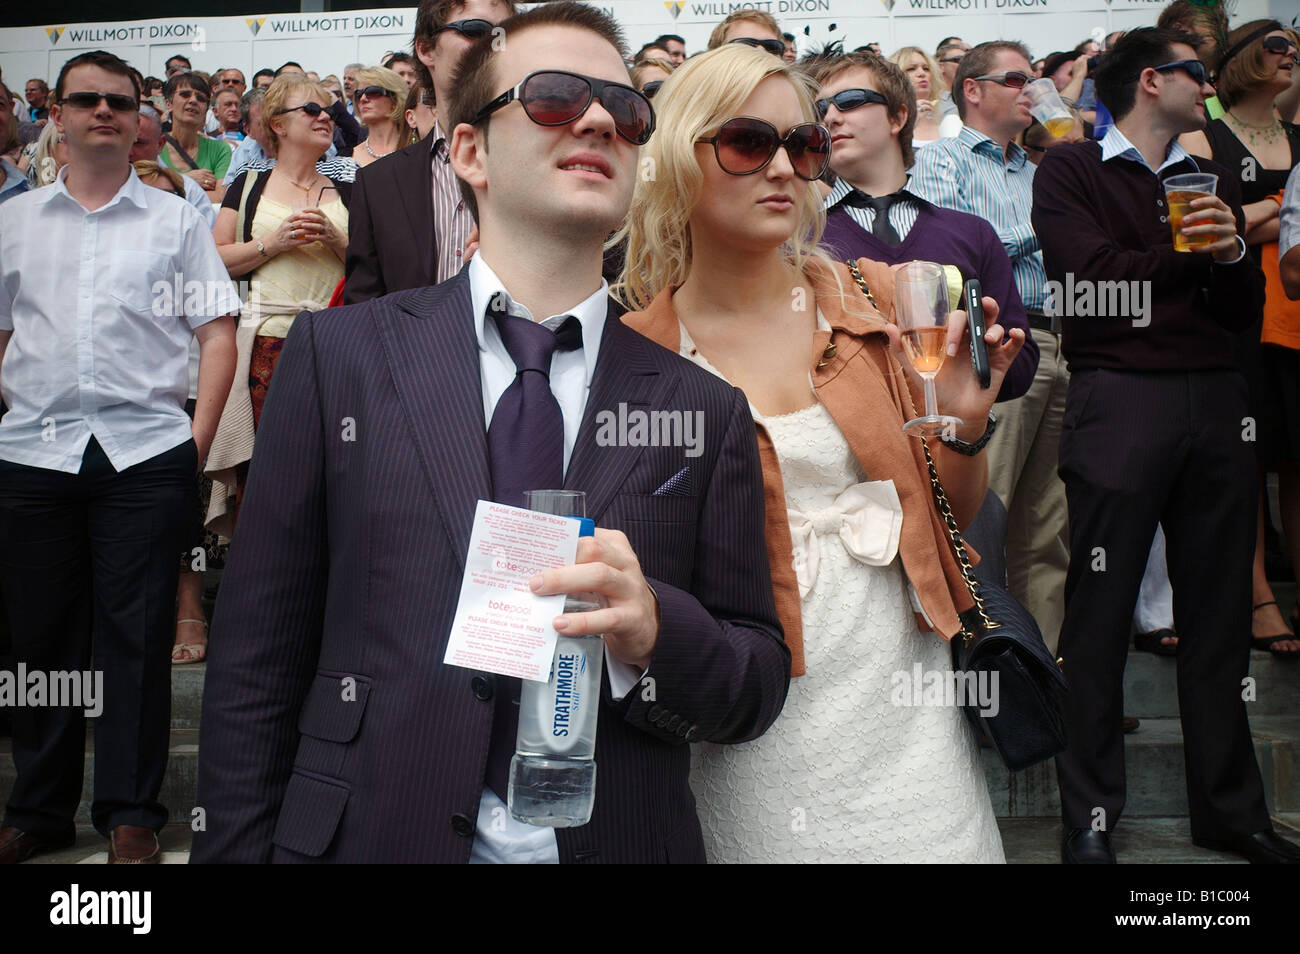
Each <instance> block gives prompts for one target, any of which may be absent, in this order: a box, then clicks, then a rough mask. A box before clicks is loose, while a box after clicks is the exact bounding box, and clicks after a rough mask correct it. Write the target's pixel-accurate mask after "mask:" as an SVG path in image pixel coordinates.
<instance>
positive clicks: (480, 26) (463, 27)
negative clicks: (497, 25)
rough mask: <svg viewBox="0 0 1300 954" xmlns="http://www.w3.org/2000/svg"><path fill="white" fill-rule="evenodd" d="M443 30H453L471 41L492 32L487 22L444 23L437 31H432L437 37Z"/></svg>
mask: <svg viewBox="0 0 1300 954" xmlns="http://www.w3.org/2000/svg"><path fill="white" fill-rule="evenodd" d="M443 30H455V31H456V32H457V33H459V34H460V35H461V36H467V37H469V38H470V39H471V40H477V39H478V38H479V37H481V36H486V35H487V34H489V33H491V32H492V24H491V22H489V21H487V20H479V19H473V20H453V21H452V22H451V23H444V24H443V25H442V26H440V27H438V29H436V30H434V31H433V32H434V34H435V35H437V34H439V33H441V32H442V31H443Z"/></svg>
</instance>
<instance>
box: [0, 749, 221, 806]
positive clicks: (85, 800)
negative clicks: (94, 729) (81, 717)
mask: <svg viewBox="0 0 1300 954" xmlns="http://www.w3.org/2000/svg"><path fill="white" fill-rule="evenodd" d="M16 777H17V773H16V772H15V770H14V760H13V740H12V739H9V738H3V739H0V801H2V800H4V799H7V798H8V796H9V792H10V791H11V790H12V789H13V785H14V780H15V778H16ZM198 777H199V730H198V729H173V730H172V733H171V745H170V747H169V749H168V752H167V774H166V775H165V776H164V777H163V785H162V792H161V793H160V794H159V796H158V800H159V801H160V802H162V803H163V804H164V805H166V806H167V810H168V812H169V813H170V817H169V819H168V821H169V822H178V823H184V824H186V825H188V824H189V821H190V817H191V816H190V812H191V810H192V809H193V807H194V793H195V790H196V788H197V785H198ZM94 778H95V746H94V742H93V737H92V735H91V733H90V732H87V733H86V761H85V772H84V774H83V776H82V783H81V804H80V805H78V806H77V824H78V825H81V824H86V825H89V824H90V802H91V793H92V791H93V785H94Z"/></svg>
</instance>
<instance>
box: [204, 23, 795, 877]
mask: <svg viewBox="0 0 1300 954" xmlns="http://www.w3.org/2000/svg"><path fill="white" fill-rule="evenodd" d="M504 26H505V28H506V31H507V33H506V38H507V43H506V48H505V50H504V51H502V52H499V53H493V52H492V50H491V46H490V43H491V40H492V37H490V36H489V37H485V38H484V39H483V40H482V41H480V42H479V43H478V44H477V45H476V46H475V47H474V48H472V49H471V50H470V52H469V53H467V54H466V58H465V61H464V64H463V66H462V70H461V73H460V75H459V76H458V82H457V90H458V95H457V96H456V97H453V100H452V102H451V103H450V104H449V105H450V109H449V112H450V114H451V122H450V123H449V125H450V126H451V127H452V128H453V129H454V134H453V144H452V162H453V165H454V166H455V169H456V172H457V175H458V176H459V177H460V178H461V180H462V181H463V182H464V183H465V184H466V186H465V189H466V192H467V194H468V197H471V198H472V199H473V201H474V203H475V205H476V206H477V208H476V215H477V219H478V222H479V226H480V232H481V236H482V247H481V251H480V253H479V255H478V256H476V258H475V260H474V261H472V262H471V265H470V266H469V267H467V268H466V269H465V270H464V271H462V272H461V274H460V275H458V276H457V277H456V278H454V279H452V280H451V281H448V282H445V283H443V284H442V285H439V286H436V287H432V288H423V289H418V290H413V291H406V292H399V293H396V294H393V295H388V296H386V297H384V298H380V299H377V300H375V301H373V302H369V303H365V304H360V305H355V306H349V307H346V308H340V309H333V310H331V311H327V312H322V313H319V314H316V315H306V314H304V315H301V316H299V318H298V320H297V321H295V323H294V329H293V331H292V333H291V334H290V337H289V340H288V341H287V343H286V346H285V350H284V354H283V357H282V358H281V361H280V364H279V366H278V367H277V369H276V377H275V384H274V386H273V388H272V392H271V395H270V397H269V400H268V402H267V409H266V414H265V416H264V418H263V423H262V430H261V432H260V433H259V435H258V451H257V454H256V456H255V458H254V462H253V465H252V473H251V476H250V482H249V487H248V492H247V496H246V502H245V505H244V508H243V510H242V512H241V521H240V528H239V536H238V540H237V542H236V543H235V545H234V547H233V549H232V555H231V562H230V565H229V567H228V569H227V570H226V578H225V580H224V585H223V588H222V597H221V601H220V603H219V605H218V607H217V613H216V619H215V622H214V630H215V636H214V639H213V640H212V646H213V649H212V653H211V656H210V662H209V672H208V685H207V686H206V689H205V695H204V711H203V718H202V726H203V729H202V736H201V742H200V751H201V752H202V757H201V766H200V776H199V796H198V805H199V807H201V808H203V809H204V813H205V821H206V830H205V831H202V832H200V833H198V834H197V835H196V837H195V841H194V852H193V858H194V860H196V861H286V862H288V861H296V862H304V861H349V862H352V861H445V862H462V861H467V860H482V861H501V860H522V861H557V860H558V861H564V862H573V861H583V860H596V861H615V862H646V861H702V860H703V859H704V849H703V842H702V839H701V835H700V828H699V823H698V821H697V820H696V817H695V811H694V800H693V798H692V796H691V793H690V789H689V786H688V782H687V779H688V774H689V755H688V746H687V744H686V743H688V742H690V741H694V740H697V739H699V740H703V739H710V740H714V741H722V742H740V741H744V740H747V739H751V738H754V737H756V736H758V735H759V734H761V733H762V732H763V731H764V730H765V729H766V728H767V726H768V725H770V724H771V723H772V721H773V720H774V719H775V718H776V716H777V713H778V712H779V711H780V708H781V705H782V703H783V702H784V698H785V692H786V687H787V684H788V673H789V665H790V660H789V653H788V650H787V649H786V646H785V644H784V642H783V640H782V638H781V631H780V625H779V623H778V622H777V618H776V613H775V609H774V606H773V602H772V595H771V585H770V580H769V576H768V571H767V557H766V549H765V544H764V539H763V497H762V478H761V474H760V471H759V463H758V453H757V445H756V442H755V439H754V432H753V427H752V424H751V422H750V417H749V411H748V404H747V402H746V400H745V397H744V395H743V394H742V393H741V392H739V391H737V390H735V389H733V388H730V387H729V386H726V385H725V384H724V383H723V382H721V381H719V380H718V379H716V378H713V377H712V376H710V375H708V374H705V373H703V372H700V371H699V370H698V369H696V368H694V367H693V366H692V365H690V364H689V363H688V362H685V361H683V360H681V359H679V358H678V356H676V355H674V354H671V353H670V352H668V351H666V350H664V349H662V348H659V347H658V346H656V345H654V344H652V343H651V342H649V341H648V340H647V339H644V338H642V337H640V336H639V335H637V334H636V333H634V332H632V331H630V330H629V329H627V328H626V327H625V326H624V325H623V324H622V323H621V322H620V321H619V319H618V312H617V310H616V309H615V308H614V307H613V306H612V305H611V303H610V302H609V300H608V298H607V296H606V294H605V285H604V283H603V281H602V279H601V276H600V266H601V244H602V240H603V238H604V236H605V235H606V234H608V232H609V231H610V230H611V228H612V227H613V225H615V224H617V222H618V221H619V220H621V218H622V216H623V215H624V214H625V212H626V210H627V206H628V203H629V201H630V198H631V192H632V185H633V177H634V175H635V172H636V161H637V148H636V146H635V145H633V144H632V143H631V142H630V141H628V139H627V138H625V137H624V136H622V135H620V134H619V132H618V127H617V126H616V122H615V118H614V116H612V115H611V113H610V111H607V109H606V108H605V104H604V101H603V99H602V98H601V97H603V96H604V95H606V94H605V93H600V94H599V95H597V96H595V97H594V98H592V99H591V100H590V102H589V103H588V105H587V106H586V107H585V109H584V111H583V112H582V113H581V114H580V115H578V116H576V117H575V118H574V119H572V120H571V121H569V122H567V123H566V124H565V125H562V126H542V125H538V124H537V123H535V122H533V121H532V120H531V119H530V118H529V115H528V114H527V113H526V112H525V111H524V108H523V106H522V105H521V103H519V102H517V101H516V102H508V103H507V104H506V105H505V106H503V107H502V108H500V109H499V110H497V111H495V112H493V113H492V115H491V117H490V122H489V121H488V120H487V119H486V118H476V113H477V112H478V110H479V109H480V107H481V106H482V105H483V104H484V103H486V102H488V101H489V100H491V99H492V98H493V97H494V96H496V95H497V94H498V93H499V92H500V91H501V90H508V89H511V88H512V87H515V86H516V84H519V83H521V81H522V80H523V79H524V78H525V76H527V75H530V74H531V73H533V72H535V71H537V70H568V71H573V70H575V68H576V69H581V70H583V71H584V72H583V74H581V75H586V76H589V77H590V78H591V79H594V80H597V81H608V82H614V83H626V82H627V70H626V67H625V66H624V64H623V60H622V54H623V44H622V37H621V36H620V35H619V33H618V30H617V27H616V26H615V25H614V24H613V22H612V21H610V20H608V19H607V18H606V17H605V16H604V15H603V14H601V13H600V12H598V11H596V10H595V9H594V8H591V7H587V6H584V5H580V4H572V3H558V4H550V5H548V6H546V7H540V8H536V9H534V10H530V11H529V12H527V13H525V14H522V15H520V16H518V17H516V18H513V19H511V20H508V21H506V23H505V24H504ZM485 90H486V91H488V92H484V91H485ZM622 115H623V114H622V113H620V116H622ZM466 119H471V120H474V121H472V122H466V121H465V120H466ZM620 121H623V120H622V119H620ZM489 127H490V131H491V139H490V148H489ZM493 306H495V308H496V309H500V308H502V306H504V308H505V310H507V311H508V312H509V313H511V314H515V315H520V316H525V317H528V318H532V317H533V316H534V315H552V316H553V318H552V319H548V320H547V321H545V322H543V323H542V324H543V325H544V326H546V327H550V326H552V325H559V324H561V323H564V322H565V320H566V319H567V320H568V321H572V318H573V317H576V318H577V319H578V322H579V324H580V325H581V332H582V335H581V337H582V347H581V349H580V350H578V351H574V352H557V353H556V355H555V357H554V358H553V359H552V361H551V371H550V377H549V382H550V389H551V392H552V394H553V395H554V398H555V400H556V402H557V403H558V404H559V407H560V409H561V412H562V414H563V418H564V421H563V423H564V433H565V440H564V444H565V448H564V450H565V459H566V465H567V466H566V468H565V476H564V485H565V486H566V487H570V488H573V489H581V490H584V491H586V493H587V506H588V512H589V515H590V516H592V517H594V518H595V519H596V522H597V524H598V525H599V527H600V528H602V529H599V530H597V535H596V537H595V539H594V541H588V542H586V543H584V545H583V547H582V548H581V549H580V550H579V555H578V560H579V562H578V564H577V565H575V566H573V567H570V568H566V569H564V570H558V571H551V573H548V574H545V575H544V577H543V580H542V581H541V582H542V585H541V586H540V587H539V589H540V591H541V592H557V593H558V592H567V591H576V590H597V591H600V592H602V593H603V594H604V595H605V597H606V600H607V601H608V609H606V610H602V611H600V612H598V613H592V614H579V615H574V616H568V617H563V618H562V619H563V620H564V623H563V624H560V625H557V628H563V629H564V631H566V632H569V633H573V634H581V633H586V632H601V633H604V634H605V636H606V657H607V660H608V663H609V664H608V666H607V675H608V679H607V682H606V685H605V686H604V690H603V691H604V700H603V705H602V708H601V712H600V722H599V731H598V735H597V747H596V761H597V764H598V765H599V766H600V778H599V784H598V785H597V787H596V805H595V810H594V813H593V815H592V819H591V821H590V822H589V823H588V824H587V825H585V826H582V827H580V828H573V829H562V830H559V831H554V830H552V829H538V828H533V827H531V826H527V825H522V824H519V823H516V822H514V821H513V820H512V819H510V818H509V817H508V815H507V813H506V812H505V811H504V806H503V805H502V804H501V802H500V799H499V796H500V795H501V794H503V793H502V792H500V791H493V787H494V786H493V784H492V773H493V766H494V764H496V763H499V758H498V757H499V756H500V754H501V748H500V746H501V744H505V745H507V746H508V749H509V750H512V749H513V736H512V734H507V733H503V731H502V729H503V726H508V725H509V724H510V722H509V710H508V707H502V708H498V703H500V702H501V700H502V698H503V694H506V693H510V692H512V687H511V686H510V684H509V682H508V681H507V680H504V679H500V678H498V677H494V676H492V675H490V674H487V673H476V672H472V671H469V670H465V669H459V668H456V667H451V666H446V665H443V664H442V662H441V660H442V658H443V654H444V651H445V647H446V637H447V633H448V629H449V627H450V623H451V619H452V615H453V613H454V610H455V606H456V601H457V596H458V592H459V588H460V579H461V575H462V573H463V566H464V555H465V553H466V550H467V547H468V541H469V535H470V526H471V522H472V518H473V512H474V508H475V503H476V501H477V500H478V499H480V498H490V497H492V495H493V477H492V474H493V472H494V471H496V463H495V462H492V461H490V460H489V457H490V456H491V455H489V453H488V444H487V439H486V436H485V425H486V424H487V422H488V421H490V420H492V416H493V411H494V409H495V407H494V406H495V405H496V404H497V403H499V402H500V400H501V394H502V392H503V391H505V390H506V388H507V385H509V383H510V379H511V378H513V377H515V376H516V375H515V369H514V367H513V365H512V364H511V363H510V362H512V361H513V359H512V358H511V356H510V354H511V353H510V352H508V351H507V350H506V349H505V346H504V345H503V344H502V339H501V336H500V334H499V333H498V332H497V330H496V324H497V323H496V321H495V320H494V316H493V315H490V314H489V312H491V311H493V310H494V307H493ZM569 316H572V317H569ZM520 377H522V372H520ZM621 407H627V408H633V407H641V408H645V409H652V410H666V411H670V412H671V411H680V412H681V413H682V414H694V413H702V414H703V417H702V420H703V422H704V431H705V433H704V440H703V442H702V446H701V447H699V448H696V447H691V448H684V447H665V446H649V447H642V446H616V447H608V446H606V447H602V446H599V445H598V443H597V439H596V432H597V429H596V426H595V421H596V418H597V415H598V413H599V412H600V411H602V410H610V411H614V412H617V411H618V410H619V409H620V408H621ZM696 419H699V418H696ZM688 450H689V451H690V453H691V455H692V456H689V457H688V456H687V453H686V452H687V451H688ZM697 451H698V456H696V454H697ZM503 713H504V714H503ZM503 737H504V741H503ZM507 754H508V751H507Z"/></svg>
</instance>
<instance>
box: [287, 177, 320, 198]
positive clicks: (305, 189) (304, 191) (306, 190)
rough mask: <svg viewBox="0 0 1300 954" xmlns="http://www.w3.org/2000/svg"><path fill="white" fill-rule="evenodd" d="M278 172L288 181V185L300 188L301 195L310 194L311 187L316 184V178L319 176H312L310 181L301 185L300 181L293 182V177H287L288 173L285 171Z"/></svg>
mask: <svg viewBox="0 0 1300 954" xmlns="http://www.w3.org/2000/svg"><path fill="white" fill-rule="evenodd" d="M280 174H281V175H282V176H284V181H285V182H287V183H289V185H291V186H293V187H294V188H295V189H301V190H302V194H303V195H311V187H312V186H314V185H315V184H316V180H317V179H318V178H319V176H313V177H312V180H311V181H310V182H308V183H307V184H306V185H303V184H302V183H301V182H294V181H293V179H291V178H289V173H287V172H281V173H280Z"/></svg>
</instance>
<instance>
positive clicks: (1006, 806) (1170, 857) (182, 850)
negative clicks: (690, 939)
mask: <svg viewBox="0 0 1300 954" xmlns="http://www.w3.org/2000/svg"><path fill="white" fill-rule="evenodd" d="M1279 591H1280V592H1279V602H1282V603H1283V604H1284V610H1289V604H1290V602H1291V601H1292V599H1294V596H1293V594H1292V593H1291V592H1290V591H1289V590H1287V589H1285V588H1281V587H1280V588H1279ZM206 668H207V667H206V665H204V664H197V665H190V666H177V667H174V668H173V670H172V732H171V751H170V759H169V761H168V765H167V776H166V780H165V782H164V784H163V790H162V795H161V801H162V803H163V804H164V805H166V806H167V807H168V808H169V809H170V810H171V819H170V824H169V825H168V827H167V829H165V830H164V832H163V834H162V836H161V842H162V847H163V848H164V851H165V857H166V858H167V860H169V861H184V860H185V858H186V857H187V854H188V848H189V842H190V828H189V821H190V812H191V809H192V807H193V805H194V796H195V786H196V781H197V776H198V758H199V751H198V734H199V733H198V725H199V714H200V710H201V708H202V699H203V679H204V675H205V671H206ZM1174 673H1175V660H1174V659H1173V658H1170V657H1158V656H1153V655H1150V654H1148V653H1139V652H1131V653H1130V654H1129V660H1128V666H1127V669H1126V672H1125V677H1124V697H1125V705H1124V711H1125V712H1126V713H1127V714H1129V715H1136V716H1138V717H1139V718H1140V719H1141V720H1142V725H1141V728H1139V729H1138V731H1137V732H1136V733H1134V734H1132V735H1129V736H1126V737H1125V751H1126V762H1127V768H1128V802H1127V805H1126V806H1125V810H1124V817H1123V820H1122V821H1121V823H1120V825H1119V828H1118V829H1117V831H1116V833H1115V844H1116V849H1117V851H1118V852H1119V854H1120V858H1121V861H1124V862H1128V863H1186V862H1211V863H1214V862H1229V861H1237V860H1238V859H1236V858H1235V857H1232V856H1227V855H1223V854H1220V853H1218V852H1213V851H1205V850H1202V849H1198V848H1195V847H1193V846H1192V844H1191V839H1190V834H1189V832H1188V821H1187V793H1186V787H1185V785H1184V782H1183V754H1182V733H1181V731H1180V728H1179V723H1178V697H1177V691H1176V690H1177V687H1176V682H1175V677H1174ZM1250 674H1251V676H1252V677H1253V678H1254V679H1255V680H1256V699H1255V701H1253V702H1250V703H1247V705H1248V707H1249V712H1250V724H1251V730H1252V732H1253V734H1254V739H1255V753H1256V757H1257V758H1258V760H1259V766H1260V771H1261V773H1262V775H1263V778H1264V790H1265V794H1266V797H1267V799H1268V805H1269V809H1270V812H1271V813H1272V815H1273V818H1274V822H1275V825H1276V826H1277V828H1278V830H1279V832H1281V833H1282V834H1284V835H1287V836H1289V837H1291V838H1293V839H1294V840H1297V841H1300V663H1288V662H1281V661H1278V660H1276V659H1273V658H1271V657H1270V656H1269V655H1268V654H1267V653H1261V652H1254V653H1252V654H1251V661H1250ZM87 741H88V744H87V754H86V772H85V780H84V783H83V798H82V803H81V806H80V808H79V812H78V824H79V826H80V833H79V837H78V842H77V845H76V846H75V847H73V848H70V849H68V850H67V851H64V852H58V853H55V854H51V855H46V856H42V857H39V858H37V859H33V861H36V862H41V861H44V862H56V863H57V862H64V863H67V862H77V861H86V862H94V861H103V859H104V851H105V843H104V839H102V838H101V837H99V835H98V834H96V833H95V832H94V830H93V829H92V828H91V827H90V817H89V808H90V791H91V789H90V786H91V780H92V779H93V777H94V775H93V773H94V764H93V748H92V746H91V745H90V744H89V736H88V740H87ZM10 752H11V748H10V740H9V739H8V738H3V739H0V796H3V795H4V794H7V793H8V791H9V789H10V787H11V786H12V784H13V779H14V770H13V762H12V759H11V757H10ZM982 756H983V759H984V768H985V773H986V777H987V779H988V783H989V793H990V796H991V797H992V799H993V806H994V811H995V813H996V814H997V816H998V821H999V825H1000V826H1001V828H1002V834H1003V840H1004V845H1005V849H1006V855H1007V860H1008V861H1011V862H1017V863H1056V862H1057V861H1058V860H1059V847H1058V840H1059V838H1060V822H1059V817H1060V816H1059V811H1060V801H1059V797H1058V794H1057V788H1056V771H1055V767H1054V765H1053V763H1052V762H1046V763H1043V764H1041V765H1036V766H1033V767H1031V768H1029V769H1027V770H1025V771H1023V772H1016V773H1011V772H1008V771H1007V770H1006V769H1005V768H1004V767H1003V766H1002V764H1001V762H1000V761H999V760H998V757H997V754H996V753H995V752H994V751H993V750H992V749H984V750H982Z"/></svg>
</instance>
